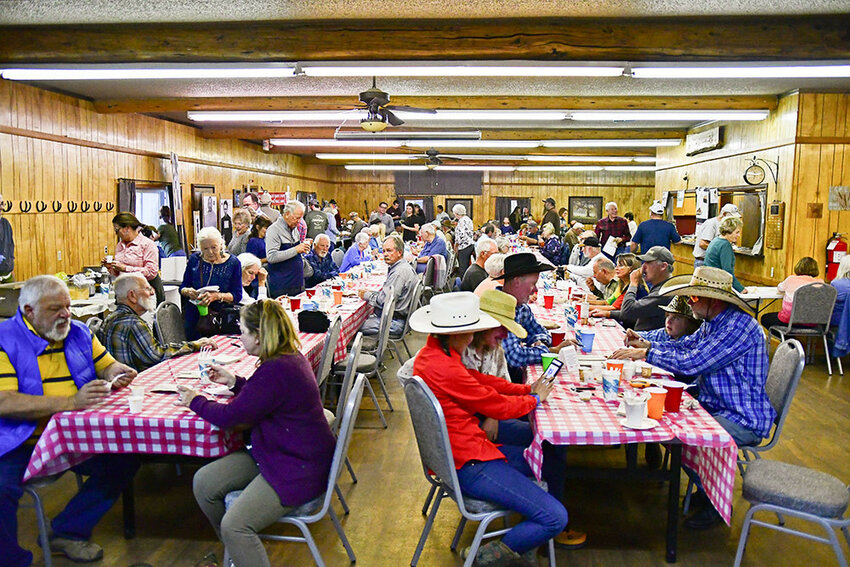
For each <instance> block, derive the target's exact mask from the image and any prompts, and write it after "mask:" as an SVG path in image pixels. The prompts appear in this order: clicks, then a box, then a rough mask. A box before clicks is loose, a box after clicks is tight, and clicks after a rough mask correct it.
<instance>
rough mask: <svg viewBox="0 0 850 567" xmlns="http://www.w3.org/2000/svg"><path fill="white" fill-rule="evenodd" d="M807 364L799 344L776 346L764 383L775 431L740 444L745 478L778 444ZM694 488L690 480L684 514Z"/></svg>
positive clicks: (795, 341)
mask: <svg viewBox="0 0 850 567" xmlns="http://www.w3.org/2000/svg"><path fill="white" fill-rule="evenodd" d="M805 365H806V355H805V354H804V353H803V345H801V344H800V342H799V341H797V340H795V339H789V340H787V341H784V342H782V343H781V344H780V345H779V346H778V347H776V351H775V352H774V353H773V360H771V361H770V368H769V369H768V371H767V381H766V382H765V384H764V389H765V391H766V392H767V397H768V399H769V400H770V405H771V406H773V409H774V410H775V411H776V418H775V419H774V420H773V431H772V433H771V435H770V440H769V441H768V442H767V443H765V444H764V445H762V444H758V445H741V446H739V447H738V450H739V451H740V452H741V454H740V456H739V457H738V470H739V471H740V472H741V474H742V475H743V474H744V470H745V468H746V467H747V466H748V465H749V464H750V463H752V462H754V461H756V460H757V459H760V458H761V454H762V453H764V452H765V451H769V450H770V449H772V448H774V447H775V446H776V444H777V443H779V436H780V435H781V434H782V426H783V425H784V424H785V418H786V417H788V411H789V410H790V409H791V402H792V401H793V400H794V394H795V393H796V392H797V386H798V385H799V383H800V376H802V375H803V368H804V367H805ZM693 487H694V481H692V480H691V481H688V489H687V491H686V492H685V494H686V496H685V502H684V511H685V513H687V512H688V509H689V508H690V502H691V496H692V491H693Z"/></svg>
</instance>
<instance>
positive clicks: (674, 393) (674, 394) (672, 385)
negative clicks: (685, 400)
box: [661, 380, 686, 413]
mask: <svg viewBox="0 0 850 567" xmlns="http://www.w3.org/2000/svg"><path fill="white" fill-rule="evenodd" d="M685 385H686V384H685V383H684V382H676V381H675V380H665V381H664V382H662V383H661V386H662V387H663V388H664V389H665V390H667V397H666V398H664V411H669V412H671V413H675V412H677V411H679V406H680V405H681V404H682V392H684V391H685Z"/></svg>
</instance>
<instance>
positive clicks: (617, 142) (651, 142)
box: [540, 138, 682, 148]
mask: <svg viewBox="0 0 850 567" xmlns="http://www.w3.org/2000/svg"><path fill="white" fill-rule="evenodd" d="M681 143H682V140H681V139H680V138H663V139H649V138H626V139H611V140H541V142H540V145H541V146H543V147H544V148H657V147H662V146H678V145H679V144H681Z"/></svg>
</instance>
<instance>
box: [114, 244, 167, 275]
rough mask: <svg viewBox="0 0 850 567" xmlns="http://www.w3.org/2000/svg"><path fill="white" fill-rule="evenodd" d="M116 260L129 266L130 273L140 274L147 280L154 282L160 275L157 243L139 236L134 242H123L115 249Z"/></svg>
mask: <svg viewBox="0 0 850 567" xmlns="http://www.w3.org/2000/svg"><path fill="white" fill-rule="evenodd" d="M115 260H116V261H118V262H121V263H122V264H124V265H126V266H127V271H128V272H138V273H140V274H142V275H143V276H144V277H145V279H146V280H152V279H154V278H155V277H156V275H157V273H159V251H158V250H157V248H156V242H154V241H153V240H151V239H150V238H148V237H147V236H145V235H144V234H141V233H140V234H139V236H137V237H136V238H135V239H134V240H133V241H132V242H129V243H126V242H124V241H123V240H122V241H121V242H119V243H118V245H117V246H116V247H115Z"/></svg>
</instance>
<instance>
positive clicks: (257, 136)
mask: <svg viewBox="0 0 850 567" xmlns="http://www.w3.org/2000/svg"><path fill="white" fill-rule="evenodd" d="M477 129H478V130H480V131H481V138H482V139H484V140H551V139H573V140H594V139H598V138H603V139H611V138H637V139H641V138H683V137H684V136H685V133H686V131H685V130H684V129H682V130H676V129H664V130H659V129H635V130H613V129H612V130H586V129H566V128H565V129H561V130H552V129H549V130H539V129H531V128H529V129H515V130H504V129H491V128H486V129H484V128H477ZM442 130H445V128H443V129H442ZM334 131H336V128H330V127H327V128H289V127H283V126H272V127H267V128H266V127H233V128H215V127H213V128H210V127H205V128H203V129H202V130H201V131H200V134H201V136H202V137H204V138H210V139H228V138H237V139H241V140H266V139H268V138H307V139H311V138H333V135H334ZM392 131H393V132H403V131H404V130H403V129H401V128H394V129H392ZM421 131H422V129H417V132H421Z"/></svg>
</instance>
